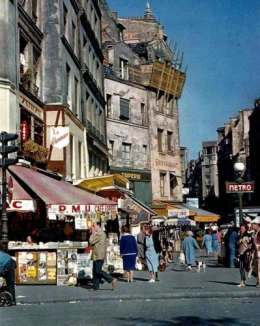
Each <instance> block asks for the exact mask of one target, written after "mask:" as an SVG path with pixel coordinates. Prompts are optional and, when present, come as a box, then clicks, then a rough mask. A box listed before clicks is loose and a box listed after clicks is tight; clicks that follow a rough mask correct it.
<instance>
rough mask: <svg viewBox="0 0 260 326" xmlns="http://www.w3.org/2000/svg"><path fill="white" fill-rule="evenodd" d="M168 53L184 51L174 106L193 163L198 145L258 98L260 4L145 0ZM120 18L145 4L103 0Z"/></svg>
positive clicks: (256, 0)
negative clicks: (161, 28) (160, 27)
mask: <svg viewBox="0 0 260 326" xmlns="http://www.w3.org/2000/svg"><path fill="white" fill-rule="evenodd" d="M149 3H150V8H151V11H152V13H153V14H154V16H155V17H156V19H157V20H158V21H160V23H161V24H162V25H163V26H164V32H165V34H167V35H168V38H169V39H170V40H171V44H170V47H171V48H172V49H173V46H174V43H175V42H177V46H178V49H179V50H180V52H184V61H183V68H185V67H186V66H188V70H187V80H186V83H185V86H184V90H183V93H182V97H181V99H180V101H179V117H180V140H181V146H185V147H187V148H188V150H189V153H188V159H189V160H191V159H196V158H198V152H199V151H200V150H201V148H202V141H209V140H217V132H216V130H217V128H218V127H222V126H223V125H224V123H226V122H229V118H230V117H231V116H237V115H238V112H239V110H242V109H248V108H253V106H254V100H255V99H256V98H258V97H260V69H259V68H260V19H259V17H260V1H259V0H214V1H213V0H160V1H159V0H149ZM107 4H108V5H109V8H110V10H111V11H117V12H118V16H119V17H133V16H134V17H140V16H142V15H143V14H144V11H145V7H146V0H107Z"/></svg>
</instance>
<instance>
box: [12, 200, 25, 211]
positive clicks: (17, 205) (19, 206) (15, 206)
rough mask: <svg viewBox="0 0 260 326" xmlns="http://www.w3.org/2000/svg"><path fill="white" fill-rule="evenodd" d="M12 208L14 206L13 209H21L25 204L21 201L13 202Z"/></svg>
mask: <svg viewBox="0 0 260 326" xmlns="http://www.w3.org/2000/svg"><path fill="white" fill-rule="evenodd" d="M12 206H13V208H17V209H19V208H22V207H23V203H22V202H21V201H19V200H16V201H12Z"/></svg>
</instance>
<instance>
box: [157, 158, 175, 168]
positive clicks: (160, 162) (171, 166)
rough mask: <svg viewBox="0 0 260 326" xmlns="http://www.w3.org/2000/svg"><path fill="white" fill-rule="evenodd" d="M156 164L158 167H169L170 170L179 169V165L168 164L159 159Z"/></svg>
mask: <svg viewBox="0 0 260 326" xmlns="http://www.w3.org/2000/svg"><path fill="white" fill-rule="evenodd" d="M155 164H156V165H158V166H167V167H169V168H178V163H173V162H167V161H162V160H158V159H156V160H155Z"/></svg>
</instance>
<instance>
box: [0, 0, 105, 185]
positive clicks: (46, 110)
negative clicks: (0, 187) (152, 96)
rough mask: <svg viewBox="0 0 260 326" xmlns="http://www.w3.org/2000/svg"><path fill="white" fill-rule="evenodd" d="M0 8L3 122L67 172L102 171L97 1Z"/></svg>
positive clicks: (34, 152)
mask: <svg viewBox="0 0 260 326" xmlns="http://www.w3.org/2000/svg"><path fill="white" fill-rule="evenodd" d="M0 15H1V20H0V24H1V26H0V27H1V34H2V37H1V46H0V49H1V50H0V51H1V52H0V61H1V67H0V79H1V80H0V98H1V99H3V101H1V104H0V105H1V112H3V113H4V114H3V116H4V119H1V122H0V127H1V130H6V131H10V132H17V133H18V134H19V135H20V137H19V149H20V153H19V154H20V155H21V156H23V157H24V158H25V159H26V160H28V161H30V162H31V163H32V164H33V165H36V166H38V167H41V168H44V169H46V168H47V169H48V170H52V171H57V172H59V173H61V174H62V175H64V177H65V178H66V179H67V180H70V181H72V180H73V179H81V178H86V177H89V176H96V175H103V174H104V173H107V171H108V162H107V157H108V156H109V155H110V154H109V153H108V148H107V145H106V124H105V123H106V120H105V100H104V96H103V79H102V63H103V55H102V51H101V28H100V24H101V12H100V8H99V5H98V2H97V1H94V0H93V1H92V0H78V1H76V0H45V1H39V0H18V1H10V0H3V1H1V3H0ZM64 144H65V145H64Z"/></svg>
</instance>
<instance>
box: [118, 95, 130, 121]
mask: <svg viewBox="0 0 260 326" xmlns="http://www.w3.org/2000/svg"><path fill="white" fill-rule="evenodd" d="M119 118H120V119H121V120H125V121H127V120H129V101H128V100H126V99H124V98H120V116H119Z"/></svg>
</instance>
